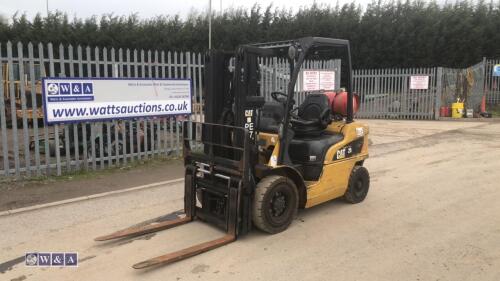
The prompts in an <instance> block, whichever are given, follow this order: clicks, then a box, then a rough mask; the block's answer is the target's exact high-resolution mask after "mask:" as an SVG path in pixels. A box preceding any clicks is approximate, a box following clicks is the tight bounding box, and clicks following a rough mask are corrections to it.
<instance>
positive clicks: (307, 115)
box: [291, 93, 332, 136]
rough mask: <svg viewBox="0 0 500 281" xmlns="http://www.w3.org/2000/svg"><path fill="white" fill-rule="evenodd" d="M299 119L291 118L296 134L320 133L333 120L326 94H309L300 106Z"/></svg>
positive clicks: (309, 134)
mask: <svg viewBox="0 0 500 281" xmlns="http://www.w3.org/2000/svg"><path fill="white" fill-rule="evenodd" d="M297 115H298V117H299V118H298V119H291V123H292V129H293V130H294V132H295V135H297V136H298V135H308V136H312V135H320V134H321V132H322V131H323V130H325V129H326V127H328V125H329V124H330V123H331V122H332V117H331V108H330V102H329V100H328V97H327V96H326V95H325V94H322V93H318V94H309V95H307V96H306V98H305V100H304V101H303V102H302V104H301V105H300V106H299V108H298V112H297Z"/></svg>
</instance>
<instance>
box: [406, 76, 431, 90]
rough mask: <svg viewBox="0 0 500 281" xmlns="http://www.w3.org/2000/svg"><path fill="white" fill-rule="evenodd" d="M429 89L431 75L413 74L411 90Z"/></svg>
mask: <svg viewBox="0 0 500 281" xmlns="http://www.w3.org/2000/svg"><path fill="white" fill-rule="evenodd" d="M427 89H429V76H422V75H418V76H411V77H410V90H427Z"/></svg>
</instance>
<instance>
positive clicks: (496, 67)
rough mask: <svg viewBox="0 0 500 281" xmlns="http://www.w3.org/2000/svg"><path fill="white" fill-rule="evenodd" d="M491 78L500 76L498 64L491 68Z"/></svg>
mask: <svg viewBox="0 0 500 281" xmlns="http://www.w3.org/2000/svg"><path fill="white" fill-rule="evenodd" d="M493 76H500V64H495V66H493Z"/></svg>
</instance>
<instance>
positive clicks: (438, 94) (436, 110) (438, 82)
mask: <svg viewBox="0 0 500 281" xmlns="http://www.w3.org/2000/svg"><path fill="white" fill-rule="evenodd" d="M436 75H437V80H436V95H435V97H434V98H435V106H434V120H439V109H440V108H441V97H442V95H443V68H442V67H438V68H437V74H436Z"/></svg>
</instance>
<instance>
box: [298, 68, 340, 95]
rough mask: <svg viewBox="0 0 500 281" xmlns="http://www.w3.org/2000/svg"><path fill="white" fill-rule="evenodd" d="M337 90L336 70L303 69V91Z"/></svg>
mask: <svg viewBox="0 0 500 281" xmlns="http://www.w3.org/2000/svg"><path fill="white" fill-rule="evenodd" d="M320 90H325V91H328V90H335V71H326V70H304V71H302V91H320Z"/></svg>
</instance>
